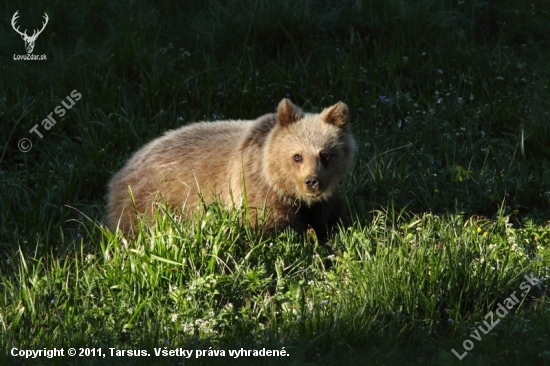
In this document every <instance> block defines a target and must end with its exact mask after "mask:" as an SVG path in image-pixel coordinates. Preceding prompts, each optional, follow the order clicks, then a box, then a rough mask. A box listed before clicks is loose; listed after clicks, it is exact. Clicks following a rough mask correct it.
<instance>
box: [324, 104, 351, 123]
mask: <svg viewBox="0 0 550 366" xmlns="http://www.w3.org/2000/svg"><path fill="white" fill-rule="evenodd" d="M348 117H349V109H348V106H347V105H346V104H345V103H342V102H338V103H336V104H335V105H333V106H332V107H328V108H325V109H324V110H323V111H322V112H321V118H322V119H323V121H325V122H326V123H329V124H331V125H334V126H337V127H344V126H345V125H346V124H347V123H348Z"/></svg>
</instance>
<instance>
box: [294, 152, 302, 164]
mask: <svg viewBox="0 0 550 366" xmlns="http://www.w3.org/2000/svg"><path fill="white" fill-rule="evenodd" d="M294 161H295V162H297V163H301V162H302V155H300V154H296V155H294Z"/></svg>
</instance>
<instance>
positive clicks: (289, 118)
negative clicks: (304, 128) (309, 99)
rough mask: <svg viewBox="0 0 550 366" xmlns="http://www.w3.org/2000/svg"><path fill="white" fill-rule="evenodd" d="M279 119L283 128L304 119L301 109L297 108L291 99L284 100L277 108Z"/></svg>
mask: <svg viewBox="0 0 550 366" xmlns="http://www.w3.org/2000/svg"><path fill="white" fill-rule="evenodd" d="M277 117H279V123H280V124H281V126H283V127H286V126H288V125H289V124H291V123H294V122H296V121H298V120H300V119H302V118H303V117H304V112H303V111H302V109H301V108H300V107H297V106H295V105H294V104H293V103H292V102H291V101H290V99H286V98H285V99H283V100H281V102H280V103H279V106H278V107H277Z"/></svg>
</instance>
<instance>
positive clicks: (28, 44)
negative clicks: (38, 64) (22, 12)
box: [11, 10, 49, 53]
mask: <svg viewBox="0 0 550 366" xmlns="http://www.w3.org/2000/svg"><path fill="white" fill-rule="evenodd" d="M18 12H19V10H17V11H16V12H15V14H13V18H11V26H12V27H13V29H14V30H15V31H16V32H17V33H19V34H20V35H21V38H23V41H25V49H26V50H27V53H32V50H33V49H34V42H36V38H38V36H39V35H40V33H42V31H43V30H44V28H46V24H48V19H49V18H48V14H46V13H44V19H45V20H46V22H43V23H42V29H40V30H39V31H37V30H36V29H35V30H34V32H33V34H32V36H30V37H29V36H28V35H27V30H26V29H25V31H24V32H21V31H19V27H17V28H15V21H16V19H17V18H19V15H17V13H18ZM37 32H38V33H37Z"/></svg>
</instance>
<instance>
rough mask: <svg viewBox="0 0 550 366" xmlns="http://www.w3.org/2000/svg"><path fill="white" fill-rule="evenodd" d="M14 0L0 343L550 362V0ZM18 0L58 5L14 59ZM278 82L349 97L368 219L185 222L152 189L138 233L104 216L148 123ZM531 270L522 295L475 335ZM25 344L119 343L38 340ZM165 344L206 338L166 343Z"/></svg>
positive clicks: (1, 80) (353, 204) (226, 112)
mask: <svg viewBox="0 0 550 366" xmlns="http://www.w3.org/2000/svg"><path fill="white" fill-rule="evenodd" d="M1 9H2V10H3V12H2V13H3V16H2V24H3V26H2V27H0V59H1V60H2V62H1V63H0V69H1V71H0V73H1V74H0V76H1V77H0V96H1V97H0V118H1V121H2V122H1V123H0V183H1V195H0V201H1V204H0V364H6V365H19V364H25V365H27V364H29V365H34V364H36V365H38V364H90V365H92V364H93V365H96V364H103V363H104V362H108V363H110V364H113V363H114V364H151V363H153V364H166V365H168V364H170V365H172V364H191V365H199V364H204V365H212V364H224V365H225V364H228V363H229V364H254V365H255V364H265V365H271V364H273V365H289V364H292V365H342V364H343V365H357V364H365V365H370V364H380V365H393V364H411V365H414V364H433V365H459V364H465V365H487V364H495V365H496V364H502V363H507V364H515V365H535V364H537V365H548V364H550V353H549V351H548V349H550V341H549V337H548V329H550V301H549V295H548V276H549V274H550V127H549V125H548V118H549V112H550V102H549V101H550V71H549V70H550V62H549V61H548V60H550V41H549V40H548V34H549V33H550V23H549V22H548V16H549V13H550V5H549V4H548V3H547V2H546V1H533V2H526V1H500V2H498V3H497V2H475V1H473V2H470V1H460V0H459V1H436V0H422V1H415V2H413V1H397V0H387V1H376V0H372V1H366V0H354V1H351V0H349V1H348V0H342V1H333V0H321V1H310V0H303V1H291V0H282V1H277V2H274V1H265V0H260V1H252V0H243V1H229V0H227V1H209V2H193V1H183V2H175V3H173V4H168V3H160V4H158V5H151V4H149V3H148V2H145V1H141V0H138V1H119V2H108V1H104V0H97V1H91V2H80V3H74V2H72V3H69V2H65V1H58V2H55V4H53V3H51V2H50V3H47V2H44V1H35V2H33V4H32V6H31V5H29V4H28V3H27V2H24V1H18V0H16V1H12V2H10V4H5V5H2V6H1ZM16 10H19V14H20V18H19V19H18V24H20V25H21V29H25V28H28V29H33V28H36V27H37V26H40V22H41V21H42V15H43V13H44V12H46V13H47V14H48V16H49V18H50V21H49V24H48V25H47V27H46V28H45V30H44V32H43V33H42V34H41V35H40V36H39V37H38V39H37V41H36V46H35V50H34V54H37V55H40V54H46V55H47V57H48V60H47V61H15V60H13V55H14V54H16V55H19V54H24V53H25V50H24V45H23V41H22V39H21V37H19V36H18V35H17V34H16V33H15V32H14V31H13V29H11V27H10V21H11V17H12V15H13V13H15V11H16ZM28 33H31V32H28ZM73 90H77V91H78V92H79V93H81V94H82V98H81V99H80V100H79V101H77V102H76V104H75V105H74V106H73V107H72V109H71V110H69V111H67V113H66V114H65V115H64V116H63V117H61V118H59V117H57V115H56V114H54V115H53V116H54V118H55V119H56V124H55V125H54V126H52V127H51V129H50V130H45V129H44V128H42V127H39V130H40V131H41V133H42V134H43V138H40V137H38V136H37V135H36V134H31V133H29V130H30V129H31V128H32V127H33V126H34V125H35V124H39V125H40V123H41V121H43V120H44V119H45V118H46V117H47V116H48V115H49V114H50V113H52V112H54V110H55V108H56V107H58V106H60V105H61V101H63V100H65V98H66V97H67V96H69V95H70V93H71V92H72V91H73ZM284 97H289V98H291V99H292V101H293V102H295V103H296V104H297V105H300V106H303V107H304V108H305V109H306V110H310V111H320V110H321V109H322V108H324V107H326V106H329V105H332V104H333V103H335V102H336V101H338V100H342V101H344V102H346V103H347V104H348V106H349V107H350V110H351V116H352V128H353V131H354V134H355V135H356V138H357V140H358V145H359V150H358V154H357V159H356V161H355V163H354V166H353V171H352V172H351V174H350V175H349V176H348V177H347V178H346V179H345V181H344V182H342V191H343V193H344V194H345V196H346V198H347V200H348V203H349V209H350V213H351V216H352V218H353V224H352V226H351V227H349V228H342V229H341V231H340V232H338V233H336V234H335V235H334V236H333V237H331V239H330V241H329V243H328V244H327V245H326V246H320V245H318V244H317V243H316V242H315V241H314V240H311V238H310V239H305V240H302V239H300V238H299V237H298V236H296V235H295V234H293V233H291V232H279V233H274V234H272V235H267V234H265V233H264V232H263V231H262V230H261V229H260V230H255V229H252V228H250V227H247V226H243V225H240V224H239V222H240V220H239V219H240V217H242V215H246V212H236V211H227V210H225V209H224V208H222V207H219V206H218V205H216V204H212V205H209V206H207V210H205V212H204V213H203V214H198V215H197V216H196V217H194V218H192V219H189V220H188V221H185V222H182V221H181V220H180V219H178V215H177V212H164V211H159V212H158V215H157V219H156V222H155V225H154V226H152V227H147V226H143V227H141V228H140V230H139V233H138V234H137V235H136V237H135V238H134V239H132V240H130V239H127V238H124V237H123V236H122V235H120V234H115V233H111V232H109V231H108V230H106V229H105V228H104V227H103V226H101V218H102V215H103V213H104V206H105V195H106V184H107V182H108V180H109V178H110V177H111V176H112V174H113V173H114V172H116V171H117V170H118V169H119V168H120V167H121V166H122V164H123V163H124V161H125V160H126V159H127V158H128V157H129V156H130V154H131V153H132V152H133V151H135V150H136V149H138V148H139V147H140V146H142V145H143V144H144V143H146V142H147V141H149V140H151V139H153V138H155V137H157V136H159V135H160V134H162V133H163V132H164V131H166V130H168V129H171V128H176V127H178V126H181V125H185V124H188V123H192V122H194V121H198V120H214V119H225V118H234V119H253V118H256V117H258V116H260V115H262V114H264V113H268V112H273V111H274V110H275V108H276V106H277V103H278V102H279V101H280V100H281V99H282V98H284ZM22 138H28V139H29V140H31V142H32V144H33V147H32V149H31V150H30V151H29V152H27V153H23V152H21V151H20V150H19V149H18V142H19V140H20V139H22ZM175 210H177V209H175ZM175 214H176V215H175ZM531 274H534V275H535V277H536V278H537V281H538V282H537V283H536V285H534V286H532V287H531V288H530V290H529V292H528V293H527V294H526V296H525V297H522V298H521V300H522V301H521V303H519V304H517V305H515V306H514V308H513V309H511V310H510V311H509V313H508V314H507V315H506V316H504V317H503V318H502V319H501V321H500V323H499V324H498V325H496V326H495V327H494V328H493V329H492V330H491V331H490V333H489V334H486V335H485V334H483V333H481V332H480V335H481V339H480V340H479V341H478V340H475V339H474V338H472V337H471V336H470V335H471V334H474V335H475V328H477V327H479V326H482V327H485V325H484V323H483V321H484V320H486V318H485V316H486V315H487V314H488V313H489V312H490V311H496V309H498V304H499V303H500V304H502V303H503V302H504V301H505V299H506V298H508V297H509V296H511V294H513V293H514V291H516V294H519V293H521V292H522V290H520V286H521V284H522V282H525V281H526V280H525V277H524V276H525V275H531ZM466 340H470V341H472V342H473V345H474V347H473V348H472V349H471V351H468V355H466V356H465V358H464V359H463V360H462V361H460V360H459V359H458V358H457V357H456V356H455V355H454V354H453V353H452V351H451V350H452V349H454V350H455V351H456V352H457V353H459V354H462V353H463V352H464V348H463V344H465V343H464V342H465V341H466ZM466 344H467V343H466ZM13 347H16V348H18V349H34V350H38V349H44V348H46V349H52V348H54V347H57V348H60V347H63V348H64V349H65V353H66V352H67V349H68V347H75V348H78V347H89V348H92V347H93V348H95V349H98V348H100V349H101V350H102V352H103V353H106V354H107V355H108V356H107V357H106V358H105V359H103V358H98V357H95V358H94V357H86V358H78V357H74V358H71V357H68V356H66V357H61V358H53V359H48V358H45V357H41V358H36V359H28V360H23V359H21V358H19V357H18V358H16V357H12V356H11V355H10V354H11V350H12V348H13ZM164 347H166V348H165V349H166V350H176V349H179V348H181V349H185V350H194V351H195V352H196V351H197V350H202V351H204V353H205V355H204V357H199V358H196V357H195V354H193V356H192V357H191V358H189V359H185V358H184V357H183V358H182V357H181V356H180V357H177V356H173V357H156V356H155V355H154V354H155V353H154V352H155V349H157V351H158V350H159V349H161V348H162V349H164ZM283 347H284V349H285V351H286V352H287V353H288V354H289V356H287V357H253V356H250V357H240V358H237V359H235V358H233V357H230V356H229V350H238V349H241V348H243V349H245V350H251V349H254V348H255V349H262V348H266V349H270V350H282V349H283ZM109 348H117V349H144V350H148V352H149V353H150V354H151V357H145V358H142V357H139V358H137V357H136V358H132V357H119V358H117V357H111V356H110V350H109ZM208 350H211V351H212V352H213V351H214V350H216V351H218V352H220V351H222V350H223V351H224V352H225V356H223V357H222V356H210V357H209V356H208Z"/></svg>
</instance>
